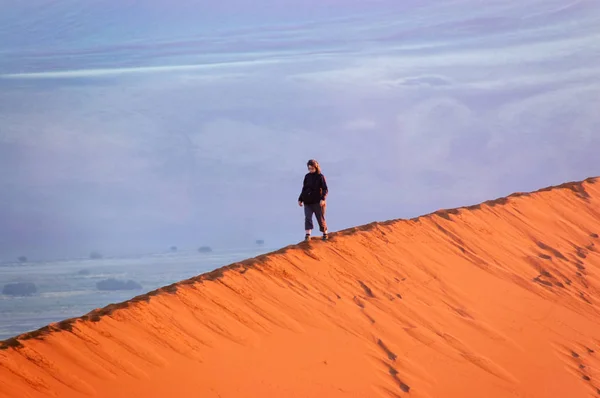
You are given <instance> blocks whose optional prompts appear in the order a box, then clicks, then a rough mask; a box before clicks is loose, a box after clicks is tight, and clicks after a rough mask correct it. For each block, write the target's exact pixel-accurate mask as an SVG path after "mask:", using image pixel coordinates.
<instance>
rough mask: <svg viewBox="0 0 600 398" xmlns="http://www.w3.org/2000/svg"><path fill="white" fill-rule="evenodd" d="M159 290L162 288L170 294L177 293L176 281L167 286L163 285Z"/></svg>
mask: <svg viewBox="0 0 600 398" xmlns="http://www.w3.org/2000/svg"><path fill="white" fill-rule="evenodd" d="M161 290H163V291H165V292H167V293H170V294H175V293H177V283H173V284H170V285H168V286H164V287H163V288H162V289H161Z"/></svg>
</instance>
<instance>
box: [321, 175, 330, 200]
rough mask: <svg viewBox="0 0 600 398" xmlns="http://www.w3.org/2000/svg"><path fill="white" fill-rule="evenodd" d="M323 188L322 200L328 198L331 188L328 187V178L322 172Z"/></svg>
mask: <svg viewBox="0 0 600 398" xmlns="http://www.w3.org/2000/svg"><path fill="white" fill-rule="evenodd" d="M321 189H322V190H321V200H326V199H327V194H328V193H329V189H328V188H327V179H326V178H325V176H324V175H323V174H321Z"/></svg>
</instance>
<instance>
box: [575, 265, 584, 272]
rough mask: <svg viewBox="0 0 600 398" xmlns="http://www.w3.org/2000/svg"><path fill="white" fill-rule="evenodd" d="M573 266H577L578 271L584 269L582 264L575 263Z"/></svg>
mask: <svg viewBox="0 0 600 398" xmlns="http://www.w3.org/2000/svg"><path fill="white" fill-rule="evenodd" d="M575 266H576V267H577V269H578V270H579V271H584V270H585V267H584V266H583V265H581V264H575Z"/></svg>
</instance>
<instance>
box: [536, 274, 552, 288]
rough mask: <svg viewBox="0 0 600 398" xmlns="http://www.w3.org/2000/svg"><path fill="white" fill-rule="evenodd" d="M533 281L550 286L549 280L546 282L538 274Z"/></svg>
mask: <svg viewBox="0 0 600 398" xmlns="http://www.w3.org/2000/svg"><path fill="white" fill-rule="evenodd" d="M533 281H534V282H537V283H539V284H542V285H544V286H552V283H550V282H548V281H543V280H541V279H540V277H539V276H536V277H535V278H533Z"/></svg>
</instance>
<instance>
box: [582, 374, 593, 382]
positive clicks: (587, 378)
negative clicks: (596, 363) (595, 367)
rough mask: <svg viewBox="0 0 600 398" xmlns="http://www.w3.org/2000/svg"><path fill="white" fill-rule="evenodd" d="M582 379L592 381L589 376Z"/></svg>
mask: <svg viewBox="0 0 600 398" xmlns="http://www.w3.org/2000/svg"><path fill="white" fill-rule="evenodd" d="M582 379H583V380H585V381H590V380H591V379H590V377H589V376H587V375H583V376H582Z"/></svg>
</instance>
